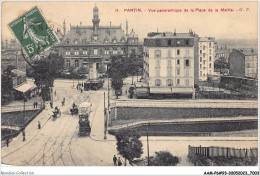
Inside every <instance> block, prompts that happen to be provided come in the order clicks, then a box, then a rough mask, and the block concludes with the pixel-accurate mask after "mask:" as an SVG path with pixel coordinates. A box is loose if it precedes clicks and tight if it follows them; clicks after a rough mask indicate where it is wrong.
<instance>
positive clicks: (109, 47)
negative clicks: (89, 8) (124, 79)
mask: <svg viewBox="0 0 260 176" xmlns="http://www.w3.org/2000/svg"><path fill="white" fill-rule="evenodd" d="M92 22H93V26H83V25H82V23H80V25H77V26H71V27H70V30H69V31H68V33H66V23H65V21H64V24H63V26H64V27H63V33H64V34H63V35H62V34H61V31H60V30H57V32H56V33H57V36H58V37H59V39H60V40H61V42H60V44H58V45H56V46H55V48H57V49H58V50H59V52H60V53H61V54H62V56H63V57H64V59H65V67H66V68H69V67H74V68H75V69H78V68H80V67H86V68H88V69H89V78H90V79H96V78H98V76H99V75H98V69H99V67H100V66H101V65H103V66H104V67H106V65H107V64H108V63H110V61H111V60H110V58H111V56H112V55H123V56H125V57H127V56H130V54H132V53H136V54H140V53H141V52H142V51H139V48H140V45H139V41H138V40H139V39H138V36H137V34H135V32H134V30H133V29H132V30H131V31H130V33H128V22H126V31H124V30H123V29H122V26H121V25H120V26H112V24H111V22H110V25H109V26H100V24H99V23H100V19H99V10H98V8H97V6H95V7H94V9H93V19H92Z"/></svg>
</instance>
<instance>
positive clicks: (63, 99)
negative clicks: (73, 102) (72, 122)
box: [63, 97, 65, 106]
mask: <svg viewBox="0 0 260 176" xmlns="http://www.w3.org/2000/svg"><path fill="white" fill-rule="evenodd" d="M63 106H65V97H63Z"/></svg>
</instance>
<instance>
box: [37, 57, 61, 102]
mask: <svg viewBox="0 0 260 176" xmlns="http://www.w3.org/2000/svg"><path fill="white" fill-rule="evenodd" d="M63 66H64V59H63V58H62V57H61V56H60V55H58V54H57V53H50V54H49V56H48V57H47V58H43V59H40V60H37V61H36V62H35V63H34V65H33V74H32V77H33V78H34V83H35V84H36V85H37V87H38V88H41V89H43V90H44V91H43V92H42V98H43V100H44V101H48V100H49V98H50V91H49V88H50V87H53V83H54V79H55V78H57V76H58V75H59V74H60V73H61V72H62V71H63Z"/></svg>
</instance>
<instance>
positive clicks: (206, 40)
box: [199, 37, 215, 42]
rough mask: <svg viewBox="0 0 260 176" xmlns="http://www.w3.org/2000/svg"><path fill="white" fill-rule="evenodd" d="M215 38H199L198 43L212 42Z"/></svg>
mask: <svg viewBox="0 0 260 176" xmlns="http://www.w3.org/2000/svg"><path fill="white" fill-rule="evenodd" d="M214 41H215V38H213V37H200V38H199V42H214Z"/></svg>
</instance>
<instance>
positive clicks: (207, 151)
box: [188, 145, 258, 158]
mask: <svg viewBox="0 0 260 176" xmlns="http://www.w3.org/2000/svg"><path fill="white" fill-rule="evenodd" d="M188 152H189V154H188V155H189V156H190V155H203V156H211V157H216V156H223V157H239V158H251V157H258V148H250V149H248V148H242V149H241V148H240V149H238V148H230V147H201V146H199V147H191V146H190V145H189V147H188Z"/></svg>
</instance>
